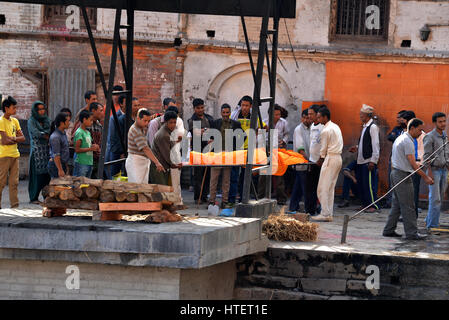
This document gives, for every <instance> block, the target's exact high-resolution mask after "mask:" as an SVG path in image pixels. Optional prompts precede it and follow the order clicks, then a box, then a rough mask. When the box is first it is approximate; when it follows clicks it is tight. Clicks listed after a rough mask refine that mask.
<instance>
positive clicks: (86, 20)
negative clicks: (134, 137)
mask: <svg viewBox="0 0 449 320" xmlns="http://www.w3.org/2000/svg"><path fill="white" fill-rule="evenodd" d="M81 12H82V14H83V18H84V24H85V25H86V29H87V33H88V35H89V41H90V46H91V48H92V52H93V55H94V58H95V64H96V66H97V71H98V74H99V75H100V82H101V86H102V88H103V93H104V96H105V98H106V97H107V96H108V89H107V87H106V80H105V77H104V73H103V68H102V67H101V61H100V57H99V56H98V51H97V46H96V45H95V40H94V37H93V34H92V28H91V26H90V21H89V18H88V16H87V10H86V7H85V6H84V5H82V6H81ZM112 116H113V118H114V124H115V127H116V130H117V132H118V133H119V136H121V129H120V126H119V123H118V118H117V114H116V112H115V109H114V108H112ZM108 128H109V124H108ZM103 135H106V136H107V135H108V131H107V130H105V128H104V126H103V132H102V136H103ZM120 143H121V144H122V148H125V145H124V142H123V141H122V140H120ZM105 154H106V148H104V149H101V151H100V159H104V158H105ZM100 161H101V160H100ZM103 165H104V160H103ZM98 177H103V175H100V176H98Z"/></svg>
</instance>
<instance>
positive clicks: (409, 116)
mask: <svg viewBox="0 0 449 320" xmlns="http://www.w3.org/2000/svg"><path fill="white" fill-rule="evenodd" d="M401 118H404V119H405V120H407V122H409V121H410V120H412V119H413V118H416V115H415V113H414V112H413V111H411V110H408V111H405V112H403V113H402V115H401Z"/></svg>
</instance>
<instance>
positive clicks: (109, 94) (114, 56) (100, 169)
mask: <svg viewBox="0 0 449 320" xmlns="http://www.w3.org/2000/svg"><path fill="white" fill-rule="evenodd" d="M121 16H122V8H121V7H119V8H117V10H116V13H115V26H114V39H113V42H112V56H111V66H110V68H109V70H110V71H109V84H108V92H107V95H106V113H105V117H104V124H103V134H102V135H101V155H100V160H99V162H98V174H97V176H98V177H99V178H100V177H103V169H104V160H105V159H104V158H105V150H106V144H107V140H108V134H107V133H108V131H109V117H110V114H111V109H113V105H112V88H113V86H114V78H115V67H116V65H117V46H118V41H119V32H120V18H121ZM114 111H115V110H114ZM105 133H106V134H105Z"/></svg>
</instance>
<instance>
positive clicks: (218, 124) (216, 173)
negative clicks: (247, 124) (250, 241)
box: [209, 103, 244, 209]
mask: <svg viewBox="0 0 449 320" xmlns="http://www.w3.org/2000/svg"><path fill="white" fill-rule="evenodd" d="M221 117H222V118H221V119H217V120H215V122H214V128H215V129H217V130H218V131H220V133H221V141H222V143H221V151H226V152H232V151H235V150H237V149H240V148H241V146H242V144H243V139H244V137H243V135H244V133H243V130H242V126H241V125H240V122H238V121H235V120H231V118H230V117H231V106H230V105H229V104H227V103H225V104H224V105H222V106H221ZM238 129H240V131H238V132H235V130H238ZM227 130H232V132H233V135H232V136H231V135H229V133H228V137H232V143H231V142H230V141H228V146H226V132H227ZM215 152H218V151H217V150H215ZM226 164H227V163H226ZM231 170H232V167H215V168H212V170H211V178H210V193H209V194H210V197H209V204H211V205H215V197H216V195H217V185H218V179H219V178H220V174H221V173H223V175H222V177H221V191H222V201H221V208H222V209H224V208H228V207H229V205H228V196H229V187H230V180H231Z"/></svg>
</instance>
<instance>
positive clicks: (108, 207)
mask: <svg viewBox="0 0 449 320" xmlns="http://www.w3.org/2000/svg"><path fill="white" fill-rule="evenodd" d="M99 206H100V211H159V210H161V209H162V203H161V202H134V203H133V202H105V203H100V205H99Z"/></svg>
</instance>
